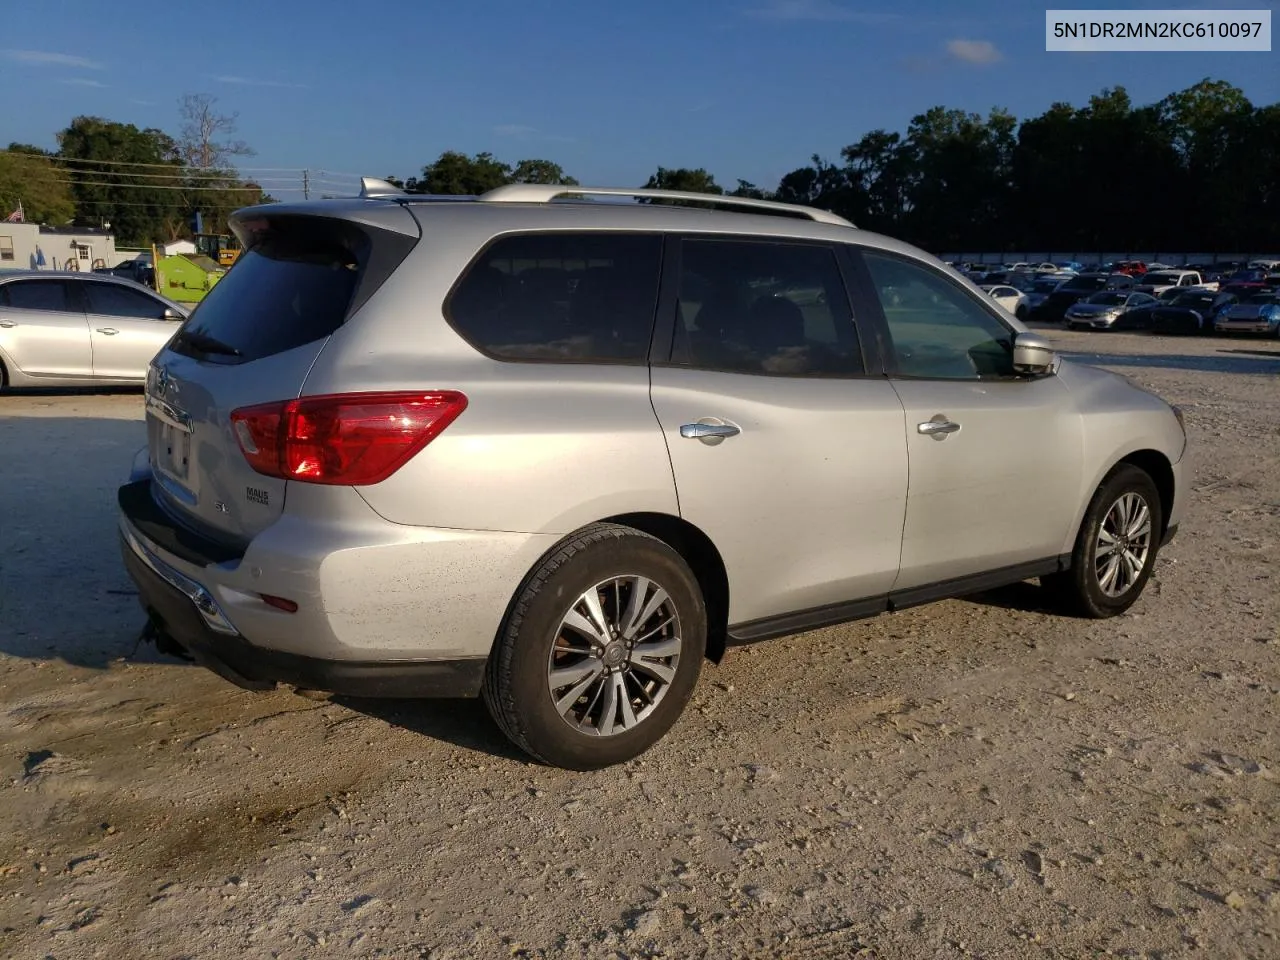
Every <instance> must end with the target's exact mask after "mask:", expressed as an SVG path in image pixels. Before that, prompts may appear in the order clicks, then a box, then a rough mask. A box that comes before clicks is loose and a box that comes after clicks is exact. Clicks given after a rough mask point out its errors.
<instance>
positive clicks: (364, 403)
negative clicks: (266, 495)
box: [231, 390, 467, 487]
mask: <svg viewBox="0 0 1280 960" xmlns="http://www.w3.org/2000/svg"><path fill="white" fill-rule="evenodd" d="M466 407H467V398H466V397H465V396H463V395H462V394H461V393H458V392H456V391H453V390H440V391H435V392H432V393H340V394H332V395H328V396H320V397H303V398H302V399H299V400H286V401H283V402H280V403H264V404H259V405H258V406H253V407H242V408H241V409H239V410H235V411H233V412H232V414H231V428H232V430H233V431H234V432H235V435H236V442H238V443H239V444H240V449H241V450H242V451H243V452H244V456H245V459H246V460H248V461H249V466H251V467H253V469H254V470H256V471H257V472H258V473H262V474H266V475H267V476H269V477H281V478H283V479H285V480H301V481H305V482H307V483H328V484H338V485H341V486H351V487H358V486H366V485H368V484H373V483H381V482H382V481H383V480H385V479H387V477H389V476H391V475H392V474H393V473H395V472H396V471H397V470H399V469H400V468H401V467H402V466H404V464H405V463H406V462H407V461H408V460H409V458H410V457H412V456H413V455H414V454H416V453H417V452H418V451H419V450H421V449H422V448H423V447H425V446H426V445H427V444H428V443H430V442H431V441H432V440H433V439H435V438H436V437H437V436H439V434H440V431H442V430H443V429H444V428H445V427H447V426H448V425H449V424H451V423H452V422H453V421H454V420H455V419H457V417H458V414H460V413H462V411H463V410H465V409H466Z"/></svg>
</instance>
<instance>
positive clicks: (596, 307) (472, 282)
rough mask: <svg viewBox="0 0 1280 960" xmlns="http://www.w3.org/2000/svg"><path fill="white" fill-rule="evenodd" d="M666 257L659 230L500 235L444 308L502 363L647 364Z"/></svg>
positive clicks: (476, 343) (462, 330) (482, 348)
mask: <svg viewBox="0 0 1280 960" xmlns="http://www.w3.org/2000/svg"><path fill="white" fill-rule="evenodd" d="M661 258H662V238H661V237H660V236H659V235H657V234H637V233H547V234H519V235H516V236H508V237H503V238H501V239H499V240H497V241H496V242H494V243H493V244H492V245H491V246H490V247H489V248H488V249H487V250H485V251H484V252H483V253H482V254H481V255H480V256H479V257H478V258H477V259H476V260H475V262H473V263H472V265H471V266H470V267H469V268H468V269H467V271H466V273H465V274H464V275H463V277H462V279H461V280H460V281H459V282H458V284H457V286H456V287H455V288H454V291H453V293H452V294H451V295H450V297H449V300H448V302H447V304H446V306H445V314H446V316H447V317H448V319H449V322H450V324H451V325H452V326H453V328H454V329H455V330H456V331H457V332H458V333H459V334H460V335H461V336H462V337H463V338H464V339H466V340H467V341H468V342H469V343H470V344H471V345H472V346H474V347H475V348H476V349H478V350H480V351H481V352H482V353H485V354H487V355H489V356H491V357H494V358H496V359H499V360H543V361H559V362H562V363H645V362H647V358H648V353H649V341H650V338H651V337H652V335H653V316H654V310H655V307H656V305H657V299H658V272H659V265H660V261H661ZM237 269H239V268H237Z"/></svg>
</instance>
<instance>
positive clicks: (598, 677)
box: [483, 524, 707, 770]
mask: <svg viewBox="0 0 1280 960" xmlns="http://www.w3.org/2000/svg"><path fill="white" fill-rule="evenodd" d="M637 591H643V593H642V594H640V593H637ZM659 592H661V593H663V594H665V600H664V599H662V598H661V597H659ZM641 595H642V596H643V597H644V598H645V602H644V605H643V607H642V608H640V609H635V608H633V607H631V602H632V597H638V596H641ZM590 597H594V599H595V604H596V609H595V611H594V613H593V611H592V610H591V607H590V599H589V598H590ZM646 608H647V609H651V610H652V612H651V613H648V614H647V615H646V612H647V609H646ZM633 612H634V613H635V614H638V615H641V616H643V617H644V618H643V619H640V620H636V619H634V617H631V616H629V614H631V613H633ZM596 614H598V615H599V616H600V617H603V619H604V620H605V621H606V624H605V625H606V626H608V627H609V628H611V630H613V629H616V632H607V631H605V630H601V629H600V628H599V626H596V627H594V629H588V628H592V622H593V619H594V617H595V615H596ZM568 621H572V622H568ZM628 624H630V629H629V628H628ZM664 624H665V626H664ZM646 635H648V636H649V639H645V637H646ZM610 638H612V639H610ZM603 641H608V642H607V643H605V642H603ZM706 645H707V611H706V604H705V602H704V600H703V597H702V592H701V590H700V589H699V587H698V581H697V578H696V577H695V576H694V575H693V571H692V570H690V569H689V565H688V564H687V563H685V561H684V558H683V557H681V556H680V554H678V553H677V552H676V551H675V550H673V549H671V547H669V546H667V545H666V544H665V543H663V542H662V541H661V540H658V539H657V538H656V537H651V536H649V535H648V534H646V533H642V532H641V531H639V530H635V529H632V528H631V527H624V526H618V525H615V524H593V525H592V526H589V527H586V528H584V529H582V530H580V531H579V532H578V533H576V534H574V535H572V536H571V537H569V538H567V539H565V540H564V541H562V542H561V543H560V544H559V545H557V546H556V547H555V548H553V549H552V551H551V552H550V553H549V554H547V556H546V557H544V558H543V559H542V560H541V561H540V563H539V564H538V566H537V567H536V568H535V569H534V570H533V572H532V573H530V574H529V576H528V577H526V578H525V581H524V583H523V584H521V586H520V589H519V591H518V592H517V594H516V597H515V599H514V600H513V601H512V603H511V606H510V608H509V610H508V612H507V616H506V619H505V620H504V622H503V625H502V627H501V629H500V630H499V632H498V638H497V642H496V643H495V645H494V650H493V653H492V654H491V655H490V657H489V662H488V665H487V667H486V670H485V682H484V686H483V696H484V700H485V704H486V706H487V707H488V708H489V712H490V713H491V714H492V715H493V718H494V720H495V721H496V722H497V724H498V726H499V727H501V728H502V731H503V733H505V734H506V735H507V736H508V737H509V738H510V739H511V741H512V742H513V743H515V745H516V746H518V747H519V748H520V749H521V750H523V751H525V752H526V753H528V754H529V755H530V756H532V757H533V758H535V759H537V760H540V761H542V762H543V763H547V764H551V765H553V766H557V767H564V768H566V769H569V770H596V769H599V768H601V767H607V766H611V765H613V764H616V763H623V762H625V761H627V760H630V759H632V758H633V757H636V756H639V755H640V754H641V753H643V752H644V751H645V750H647V749H649V747H651V746H653V745H654V744H655V743H657V742H658V741H659V740H660V739H662V737H663V735H665V734H666V732H667V731H668V730H669V729H671V726H672V725H673V724H674V723H675V722H676V719H677V718H678V717H679V716H680V714H681V712H682V711H683V710H684V708H685V705H686V704H687V703H688V702H689V698H690V696H692V694H693V689H694V687H695V685H696V684H697V682H698V674H699V672H700V671H701V669H702V658H703V657H704V656H705V654H706ZM645 649H647V650H648V651H650V652H649V654H648V656H643V650H645ZM659 651H662V653H661V654H659ZM671 651H674V652H671ZM553 669H554V670H555V671H556V672H557V673H558V676H557V675H556V674H553V672H552V671H553ZM553 677H554V678H555V679H553ZM558 680H564V681H565V682H564V683H562V684H561V683H557V682H556V681H558ZM611 687H612V690H611V689H610V688H611ZM575 692H576V693H577V696H574V697H573V699H570V696H571V695H573V694H574V693H575ZM620 694H625V696H623V695H620ZM646 697H647V698H649V702H646ZM557 698H558V699H559V708H558V707H557Z"/></svg>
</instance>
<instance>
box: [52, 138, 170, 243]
mask: <svg viewBox="0 0 1280 960" xmlns="http://www.w3.org/2000/svg"><path fill="white" fill-rule="evenodd" d="M58 144H59V146H60V148H61V149H60V156H61V157H62V158H64V162H65V163H66V165H67V169H68V177H69V179H70V180H71V181H72V184H71V192H72V196H73V197H74V199H75V203H76V212H77V217H78V218H79V219H81V220H83V221H84V222H86V223H90V224H96V223H99V222H103V221H110V223H111V225H112V228H113V229H114V231H115V234H116V236H117V237H118V238H119V240H120V242H121V243H122V244H126V245H130V244H147V243H152V242H155V241H162V240H166V239H169V238H170V237H171V235H172V225H173V224H174V223H176V222H181V221H183V220H184V219H185V212H184V210H183V204H182V197H181V191H182V189H183V179H184V176H183V172H182V170H183V168H182V164H181V161H180V160H179V158H178V155H177V145H176V143H175V142H174V140H173V138H172V137H170V136H169V135H168V134H166V133H164V131H162V130H156V129H150V128H149V129H145V130H140V129H139V128H138V127H136V126H134V125H133V124H131V123H114V122H112V121H110V120H104V119H102V118H101V117H76V118H75V119H74V120H72V121H71V124H70V126H68V127H67V128H66V129H65V130H63V131H62V132H61V133H60V134H58ZM126 164H129V165H126Z"/></svg>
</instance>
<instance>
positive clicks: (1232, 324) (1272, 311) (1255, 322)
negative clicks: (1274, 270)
mask: <svg viewBox="0 0 1280 960" xmlns="http://www.w3.org/2000/svg"><path fill="white" fill-rule="evenodd" d="M1213 327H1214V330H1216V331H1217V332H1218V333H1262V334H1266V335H1267V336H1271V337H1280V292H1275V291H1260V292H1256V293H1249V294H1246V295H1245V296H1243V297H1241V298H1240V300H1239V301H1238V302H1236V303H1233V304H1232V305H1231V306H1229V307H1227V309H1225V310H1223V311H1222V312H1221V313H1219V314H1218V315H1217V317H1216V318H1215V319H1214V323H1213Z"/></svg>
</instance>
